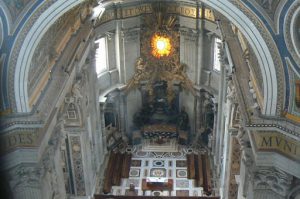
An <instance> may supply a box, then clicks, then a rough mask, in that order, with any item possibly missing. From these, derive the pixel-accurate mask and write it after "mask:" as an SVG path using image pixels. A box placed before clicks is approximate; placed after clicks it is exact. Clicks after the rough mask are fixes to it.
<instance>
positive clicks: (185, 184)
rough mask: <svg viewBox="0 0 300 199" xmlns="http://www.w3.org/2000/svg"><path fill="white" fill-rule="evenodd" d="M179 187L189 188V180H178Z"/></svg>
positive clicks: (177, 185)
mask: <svg viewBox="0 0 300 199" xmlns="http://www.w3.org/2000/svg"><path fill="white" fill-rule="evenodd" d="M176 187H177V188H189V180H176Z"/></svg>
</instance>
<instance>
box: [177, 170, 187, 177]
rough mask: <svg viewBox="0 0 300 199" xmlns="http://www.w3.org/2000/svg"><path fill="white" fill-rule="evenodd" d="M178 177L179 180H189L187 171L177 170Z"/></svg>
mask: <svg viewBox="0 0 300 199" xmlns="http://www.w3.org/2000/svg"><path fill="white" fill-rule="evenodd" d="M176 177H177V178H187V170H186V169H176Z"/></svg>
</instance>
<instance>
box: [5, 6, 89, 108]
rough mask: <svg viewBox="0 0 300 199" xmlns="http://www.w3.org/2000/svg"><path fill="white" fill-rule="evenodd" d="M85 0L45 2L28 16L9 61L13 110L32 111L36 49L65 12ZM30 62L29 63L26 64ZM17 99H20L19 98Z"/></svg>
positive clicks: (9, 88) (9, 85) (10, 98)
mask: <svg viewBox="0 0 300 199" xmlns="http://www.w3.org/2000/svg"><path fill="white" fill-rule="evenodd" d="M82 2H83V0H78V1H75V0H70V1H68V2H65V1H56V0H50V1H46V2H45V3H44V4H42V5H41V6H40V7H38V9H37V10H36V11H35V12H34V13H33V14H32V15H31V17H30V18H29V19H28V21H27V22H26V24H25V25H24V28H23V29H22V30H21V31H20V33H19V34H18V37H17V39H16V41H15V43H14V47H13V50H12V52H11V54H10V57H9V61H8V63H9V64H8V66H9V70H8V80H7V84H8V90H9V91H10V92H8V95H9V101H10V106H11V108H12V109H13V112H29V104H28V97H29V96H28V93H27V89H28V88H27V86H26V85H27V77H28V71H29V67H30V62H31V58H32V56H33V53H34V49H35V48H36V46H37V45H38V43H39V41H40V39H41V38H42V36H43V34H44V33H45V32H46V31H47V30H48V29H49V27H51V25H52V24H53V23H54V22H55V21H56V20H58V19H59V17H60V16H62V15H63V14H64V13H66V12H68V11H70V10H71V9H74V7H76V6H78V5H79V4H81V3H82ZM87 3H89V1H87ZM51 10H54V11H53V12H51ZM24 63H26V64H24ZM16 100H17V101H16Z"/></svg>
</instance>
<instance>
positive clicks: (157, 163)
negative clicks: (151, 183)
mask: <svg viewBox="0 0 300 199" xmlns="http://www.w3.org/2000/svg"><path fill="white" fill-rule="evenodd" d="M164 166H165V161H163V160H153V167H164Z"/></svg>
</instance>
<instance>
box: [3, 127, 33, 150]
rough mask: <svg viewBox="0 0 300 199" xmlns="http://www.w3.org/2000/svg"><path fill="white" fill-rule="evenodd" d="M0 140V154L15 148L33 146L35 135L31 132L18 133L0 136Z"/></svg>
mask: <svg viewBox="0 0 300 199" xmlns="http://www.w3.org/2000/svg"><path fill="white" fill-rule="evenodd" d="M0 139H1V152H5V151H8V150H10V149H12V148H15V147H24V146H34V145H35V144H36V141H37V135H36V133H33V132H19V133H13V134H10V135H5V136H2V137H1V138H0Z"/></svg>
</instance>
